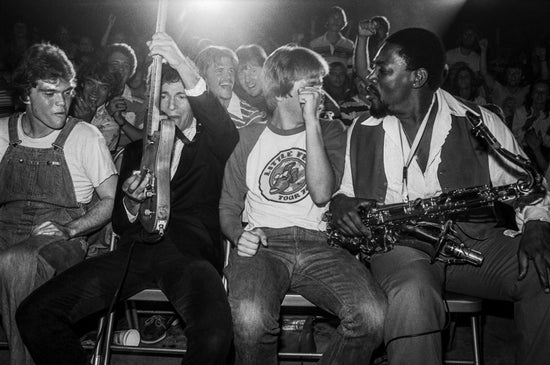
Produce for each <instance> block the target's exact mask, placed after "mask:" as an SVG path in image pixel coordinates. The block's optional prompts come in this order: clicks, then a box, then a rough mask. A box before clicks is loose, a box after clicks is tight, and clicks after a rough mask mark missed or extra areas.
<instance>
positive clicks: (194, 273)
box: [17, 33, 238, 365]
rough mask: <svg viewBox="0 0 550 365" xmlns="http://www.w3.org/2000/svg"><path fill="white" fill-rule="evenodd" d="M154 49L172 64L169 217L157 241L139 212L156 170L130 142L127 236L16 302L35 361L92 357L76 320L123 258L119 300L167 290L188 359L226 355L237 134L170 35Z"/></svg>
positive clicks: (122, 198)
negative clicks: (228, 190) (225, 201)
mask: <svg viewBox="0 0 550 365" xmlns="http://www.w3.org/2000/svg"><path fill="white" fill-rule="evenodd" d="M149 49H150V51H151V54H153V55H161V56H162V57H163V58H164V59H165V60H166V62H167V63H168V64H169V65H170V66H171V69H170V68H166V67H165V70H166V72H163V75H162V87H161V103H160V109H161V112H162V113H164V114H166V115H167V116H168V117H170V118H171V119H172V120H174V121H175V124H176V126H177V129H176V138H175V142H174V147H173V149H172V151H170V153H169V155H168V156H167V158H168V159H169V161H170V155H171V156H172V158H171V164H169V165H170V177H171V182H170V205H171V212H170V222H169V224H168V226H167V229H166V231H165V232H164V235H163V236H162V237H161V238H160V239H159V236H158V235H157V234H150V233H148V232H147V231H146V230H145V229H144V227H143V226H142V225H141V224H140V221H139V220H138V219H137V214H138V212H139V208H140V205H141V204H142V203H143V202H144V201H145V199H146V198H147V196H148V193H147V191H149V189H148V188H149V185H150V184H151V182H152V178H151V176H150V174H149V173H143V172H142V171H141V170H140V160H141V154H142V150H141V149H142V143H141V141H136V142H133V143H131V144H129V145H128V146H127V147H126V149H125V153H124V159H123V161H122V166H121V171H120V179H119V186H118V190H117V196H116V198H115V208H114V212H113V228H114V230H115V232H117V233H119V234H120V236H121V238H120V243H119V248H118V249H117V250H115V251H113V252H110V253H108V254H106V255H103V256H100V257H96V258H93V259H90V260H87V261H86V262H84V263H82V264H80V265H78V266H76V267H74V268H73V269H72V270H68V271H66V272H65V273H64V274H63V275H60V276H58V277H57V278H55V280H52V281H50V282H48V283H47V284H46V285H44V286H42V287H41V288H39V289H38V290H37V291H36V292H35V293H33V295H32V296H31V297H30V298H29V299H28V300H27V301H26V302H25V303H23V304H22V305H21V306H20V308H19V312H18V317H17V318H18V324H19V327H20V330H21V332H22V333H23V338H24V341H25V343H26V344H27V346H28V347H29V351H30V352H31V354H32V356H33V358H34V359H35V361H36V362H37V364H58V365H59V364H70V365H74V364H86V363H87V359H86V353H85V352H84V350H83V349H82V347H81V346H80V342H79V341H78V338H77V337H76V336H75V334H74V333H73V331H72V326H73V325H74V323H76V322H77V321H78V320H80V319H82V318H84V317H86V316H88V315H90V314H92V313H95V312H97V311H99V310H102V309H105V308H106V307H107V306H108V305H109V303H110V301H111V300H112V298H113V296H114V294H115V291H116V289H117V286H118V285H119V283H120V281H121V279H122V277H123V276H124V274H125V267H124V266H125V262H127V261H128V269H127V273H126V275H127V276H126V279H125V281H124V285H123V286H122V288H121V291H120V298H121V299H124V298H127V297H129V296H131V295H133V294H135V293H137V292H139V291H141V290H142V289H145V288H150V287H153V286H158V287H159V288H160V289H162V290H163V292H164V293H165V294H166V296H167V297H168V298H169V300H170V302H171V303H172V305H173V306H174V308H175V309H176V311H177V312H178V314H179V315H180V316H181V317H182V318H183V320H184V321H185V323H186V326H185V335H186V337H187V339H188V342H187V346H188V348H187V353H186V354H185V356H184V359H183V364H224V363H225V360H226V356H227V353H228V351H229V347H230V344H231V338H232V326H231V315H230V309H229V305H228V302H227V297H226V294H225V290H224V287H223V285H222V281H221V270H222V266H223V247H222V241H221V232H220V228H219V218H218V200H219V196H220V191H221V183H222V177H223V168H224V165H225V161H226V160H227V158H228V157H229V155H230V153H231V151H232V150H233V148H234V146H235V145H236V143H237V140H238V133H237V131H236V129H235V127H234V125H233V122H232V121H231V119H230V117H229V115H228V114H227V112H226V111H225V109H224V108H223V106H222V105H221V104H220V103H219V101H218V100H217V99H216V98H215V97H214V96H213V95H212V94H210V93H208V92H206V85H205V82H204V80H203V79H202V78H200V77H199V75H198V72H197V70H196V67H195V66H194V64H193V63H192V62H191V61H190V60H189V59H188V58H187V57H185V56H184V55H183V54H182V53H181V51H180V50H179V49H178V47H177V45H176V44H175V42H174V41H173V40H172V38H170V37H169V36H168V35H167V34H166V33H157V34H155V35H154V36H153V39H152V41H151V42H149ZM161 157H162V156H161ZM165 157H166V156H165ZM157 193H159V194H160V193H161V192H157ZM150 241H155V242H154V244H150V243H147V242H150ZM37 323H39V324H40V325H39V326H37ZM37 327H38V328H37ZM213 344H215V346H214V345H213Z"/></svg>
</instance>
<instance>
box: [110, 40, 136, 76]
mask: <svg viewBox="0 0 550 365" xmlns="http://www.w3.org/2000/svg"><path fill="white" fill-rule="evenodd" d="M115 52H119V53H122V54H123V55H124V56H126V57H128V59H129V60H130V67H131V69H132V72H130V77H132V76H133V75H134V74H135V73H136V68H137V57H136V52H134V49H133V48H132V47H131V46H130V45H129V44H126V43H113V44H109V45H108V46H107V47H105V60H107V59H109V57H111V55H112V54H113V53H115Z"/></svg>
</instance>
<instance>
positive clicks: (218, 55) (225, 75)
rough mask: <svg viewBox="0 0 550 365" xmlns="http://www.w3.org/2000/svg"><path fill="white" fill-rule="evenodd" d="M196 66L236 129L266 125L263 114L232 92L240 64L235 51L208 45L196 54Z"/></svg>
mask: <svg viewBox="0 0 550 365" xmlns="http://www.w3.org/2000/svg"><path fill="white" fill-rule="evenodd" d="M196 64H197V67H198V68H199V73H200V74H201V76H202V77H203V78H204V80H205V81H206V86H207V88H208V90H209V91H210V92H211V93H213V94H214V95H215V96H216V97H217V98H218V100H219V101H220V103H221V104H222V105H223V106H224V107H225V108H226V109H227V111H228V112H229V115H230V116H231V119H232V120H233V123H235V126H237V128H242V127H244V126H247V125H250V124H265V123H266V114H265V113H263V112H261V111H259V110H258V109H257V108H255V107H253V106H252V105H250V104H249V103H247V102H246V101H245V100H242V99H241V98H239V97H238V96H237V94H235V93H234V92H233V87H234V86H235V77H236V70H237V68H238V65H239V61H238V59H237V55H236V54H235V52H233V51H232V50H230V49H229V48H226V47H220V46H209V47H206V48H205V49H203V50H202V51H201V52H200V53H199V54H198V56H197V59H196Z"/></svg>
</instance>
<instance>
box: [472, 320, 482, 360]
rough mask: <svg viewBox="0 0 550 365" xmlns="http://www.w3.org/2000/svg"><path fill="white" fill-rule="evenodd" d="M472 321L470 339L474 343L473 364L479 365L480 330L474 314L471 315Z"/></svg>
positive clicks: (480, 358)
mask: <svg viewBox="0 0 550 365" xmlns="http://www.w3.org/2000/svg"><path fill="white" fill-rule="evenodd" d="M471 322H472V341H473V343H474V364H475V365H481V364H482V361H483V360H482V357H481V345H480V338H479V337H480V333H479V332H480V331H479V317H478V316H477V315H474V316H472V317H471Z"/></svg>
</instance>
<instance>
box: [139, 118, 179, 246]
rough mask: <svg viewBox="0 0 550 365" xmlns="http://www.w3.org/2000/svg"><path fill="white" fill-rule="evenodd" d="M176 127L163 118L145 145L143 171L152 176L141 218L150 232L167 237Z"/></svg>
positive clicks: (140, 211)
mask: <svg viewBox="0 0 550 365" xmlns="http://www.w3.org/2000/svg"><path fill="white" fill-rule="evenodd" d="M175 131H176V126H175V123H174V121H173V120H170V119H166V120H161V121H160V123H159V130H158V131H156V132H154V133H153V135H152V136H150V138H148V140H147V142H144V144H143V156H142V158H141V165H140V166H141V171H142V172H150V173H151V176H152V181H151V189H150V197H148V198H147V199H146V200H145V201H143V202H142V203H141V206H140V210H139V221H140V223H141V225H142V226H143V228H144V229H145V230H146V231H147V232H150V233H153V232H158V233H159V235H161V236H163V235H164V232H165V230H166V227H167V225H168V220H169V219H170V165H171V156H172V146H173V145H174V137H175Z"/></svg>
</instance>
